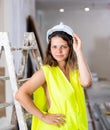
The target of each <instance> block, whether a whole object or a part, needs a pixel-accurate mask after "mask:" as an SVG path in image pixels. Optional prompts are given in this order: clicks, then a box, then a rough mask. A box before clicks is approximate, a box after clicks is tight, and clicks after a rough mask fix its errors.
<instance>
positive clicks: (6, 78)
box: [0, 76, 10, 80]
mask: <svg viewBox="0 0 110 130" xmlns="http://www.w3.org/2000/svg"><path fill="white" fill-rule="evenodd" d="M9 79H10V78H9V77H8V76H0V80H9Z"/></svg>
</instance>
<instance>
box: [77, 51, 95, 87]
mask: <svg viewBox="0 0 110 130" xmlns="http://www.w3.org/2000/svg"><path fill="white" fill-rule="evenodd" d="M77 60H78V67H79V72H80V77H79V80H80V82H81V84H82V85H83V86H90V85H91V83H92V78H91V72H90V70H89V67H88V64H87V63H86V61H85V58H84V56H83V53H82V50H79V52H77Z"/></svg>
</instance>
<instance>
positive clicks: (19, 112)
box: [0, 32, 27, 130]
mask: <svg viewBox="0 0 110 130" xmlns="http://www.w3.org/2000/svg"><path fill="white" fill-rule="evenodd" d="M0 44H1V45H2V46H3V47H4V50H5V56H6V63H7V68H8V72H9V77H10V82H11V87H12V92H13V97H14V98H13V99H14V104H15V108H16V114H17V118H18V123H19V128H20V130H27V125H26V122H25V120H24V115H23V109H22V107H21V105H20V104H19V102H18V101H16V100H15V93H16V91H17V90H18V86H17V79H16V74H15V67H14V63H13V56H12V53H11V48H10V45H9V39H8V34H7V33H6V32H4V33H3V35H2V39H1V42H0Z"/></svg>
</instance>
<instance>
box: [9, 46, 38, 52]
mask: <svg viewBox="0 0 110 130" xmlns="http://www.w3.org/2000/svg"><path fill="white" fill-rule="evenodd" d="M32 49H38V48H37V47H35V46H23V47H11V50H12V51H16V50H18V51H19V50H32Z"/></svg>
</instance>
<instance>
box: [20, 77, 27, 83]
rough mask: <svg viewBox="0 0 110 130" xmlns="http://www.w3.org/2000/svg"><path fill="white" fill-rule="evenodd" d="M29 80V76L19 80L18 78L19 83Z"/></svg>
mask: <svg viewBox="0 0 110 130" xmlns="http://www.w3.org/2000/svg"><path fill="white" fill-rule="evenodd" d="M27 80H29V78H26V79H19V80H18V83H22V82H25V81H27Z"/></svg>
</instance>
